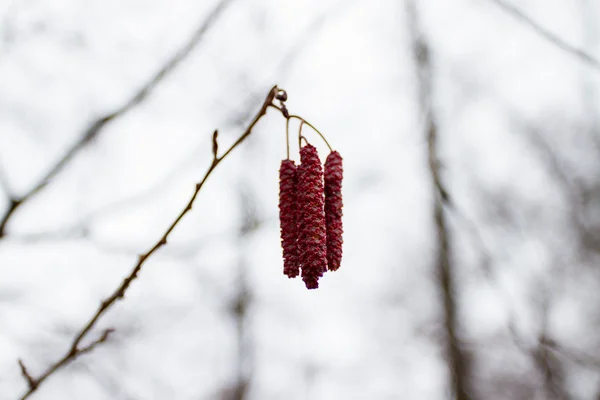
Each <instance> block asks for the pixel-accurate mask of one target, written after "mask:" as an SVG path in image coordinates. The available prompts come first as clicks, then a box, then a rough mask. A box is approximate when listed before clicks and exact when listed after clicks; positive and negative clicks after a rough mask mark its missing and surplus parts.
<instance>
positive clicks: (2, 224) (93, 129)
mask: <svg viewBox="0 0 600 400" xmlns="http://www.w3.org/2000/svg"><path fill="white" fill-rule="evenodd" d="M232 1H233V0H221V1H220V2H219V3H218V4H217V6H216V7H215V8H214V9H213V10H212V11H211V13H210V14H209V15H208V16H207V17H206V18H205V19H204V20H203V21H202V23H201V24H200V25H199V26H198V28H197V29H196V30H195V31H194V33H193V34H192V36H191V37H190V39H189V40H188V41H187V43H186V44H185V45H184V46H183V47H182V48H181V49H179V51H177V52H176V53H175V55H174V56H173V57H171V58H170V59H169V60H168V61H167V62H166V63H165V64H164V65H163V66H162V67H161V68H160V69H159V70H158V71H157V72H156V74H154V75H153V76H152V77H151V78H150V79H149V80H148V81H147V82H146V83H145V84H144V85H143V86H142V87H141V88H140V89H138V91H137V92H136V93H135V94H134V95H133V96H132V97H131V99H130V100H129V101H127V102H126V103H125V104H123V105H122V106H121V107H119V108H118V109H116V110H115V111H113V112H111V113H109V114H107V115H105V116H103V117H100V118H98V119H97V120H96V121H94V122H92V123H91V124H90V126H88V127H87V128H86V129H85V131H84V132H83V134H82V136H81V137H80V138H79V139H78V140H77V142H75V143H74V144H73V145H71V147H69V148H68V149H67V150H66V152H65V153H64V154H63V155H62V156H61V157H60V159H59V160H58V161H57V162H56V164H54V165H53V166H52V167H51V168H50V169H49V171H48V172H47V173H46V174H45V175H44V177H43V178H42V179H41V180H40V181H39V182H38V183H37V184H35V185H34V186H33V187H32V188H31V189H30V190H29V191H28V192H27V193H25V194H24V195H22V196H11V197H10V198H9V206H8V209H7V210H6V211H5V213H4V215H3V216H2V217H1V218H0V238H2V237H3V236H5V235H6V226H7V224H8V222H9V220H10V218H11V217H12V216H13V214H14V213H15V211H16V210H17V209H18V208H19V207H21V206H22V205H23V204H25V203H26V202H27V201H29V200H30V199H31V198H33V197H34V196H35V195H36V194H37V193H39V192H40V191H41V190H42V189H44V187H46V185H48V183H49V182H50V181H51V180H52V179H53V178H54V177H55V176H56V175H58V174H59V173H60V172H61V171H62V170H63V169H64V168H65V167H66V166H67V165H68V164H69V163H70V162H71V160H72V159H73V158H74V157H75V156H76V155H77V154H78V153H79V151H80V150H81V149H83V148H84V147H86V146H87V145H88V144H89V143H90V142H91V141H92V140H94V139H95V138H96V137H97V136H98V134H99V133H100V132H101V130H102V129H103V128H104V127H105V126H106V125H107V124H108V123H110V122H112V121H114V120H116V119H118V118H119V117H122V116H123V115H125V114H127V113H128V112H129V111H131V110H132V109H134V108H135V107H136V106H138V105H139V104H140V103H142V102H143V101H144V100H145V99H146V98H148V96H149V95H150V94H152V92H153V90H154V89H155V88H156V86H157V85H158V84H159V83H160V82H161V81H162V80H163V79H164V78H165V77H167V76H168V75H169V74H170V73H171V72H172V71H173V70H174V69H175V68H176V67H177V66H178V65H179V64H180V63H181V62H182V61H183V60H184V59H185V58H186V57H187V56H188V55H189V54H190V53H191V51H192V50H193V49H194V48H195V47H196V46H197V45H198V44H199V43H200V42H201V39H202V38H203V37H204V34H205V33H206V32H207V31H208V30H209V29H210V28H211V27H212V26H213V25H214V23H215V22H216V21H217V20H218V18H219V16H220V15H221V14H222V13H223V11H224V10H225V8H226V7H227V5H229V4H230V3H231V2H232Z"/></svg>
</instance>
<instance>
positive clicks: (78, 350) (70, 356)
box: [21, 86, 278, 400]
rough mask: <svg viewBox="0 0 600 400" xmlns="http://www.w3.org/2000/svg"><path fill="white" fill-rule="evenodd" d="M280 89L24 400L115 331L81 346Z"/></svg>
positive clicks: (215, 159) (272, 94)
mask: <svg viewBox="0 0 600 400" xmlns="http://www.w3.org/2000/svg"><path fill="white" fill-rule="evenodd" d="M277 90H278V88H277V86H274V87H273V88H272V89H271V90H270V91H269V94H268V95H267V97H266V99H265V101H264V103H263V104H262V106H261V108H260V110H259V111H258V113H257V114H256V116H255V117H254V119H253V120H252V122H251V123H250V125H249V126H248V128H246V130H245V131H244V133H242V135H241V136H240V137H239V138H238V139H237V140H236V141H235V142H234V143H233V144H232V145H231V146H230V147H229V148H228V149H227V151H225V153H223V155H222V156H220V157H217V156H216V155H215V156H214V157H213V160H212V163H211V164H210V166H209V168H208V170H207V171H206V173H205V174H204V177H203V178H202V179H201V180H200V182H198V183H197V184H196V187H195V190H194V193H193V195H192V197H191V198H190V200H189V201H188V203H187V205H186V206H185V207H184V208H183V210H182V211H181V212H180V213H179V215H178V216H177V218H175V220H174V221H173V222H172V223H171V225H170V226H169V227H168V228H167V230H166V231H165V232H164V233H163V235H162V236H161V238H160V239H159V240H158V241H157V242H156V243H155V244H154V246H152V247H151V248H150V250H148V251H146V252H145V253H144V254H141V255H140V256H139V258H138V261H137V263H136V265H135V266H134V267H133V269H132V270H131V272H130V273H129V275H128V276H127V277H126V278H125V279H124V280H123V282H122V283H121V284H120V285H119V287H118V288H117V289H115V291H114V292H113V293H112V294H111V295H110V296H108V297H107V298H105V299H104V300H103V301H102V302H101V303H100V307H99V308H98V310H97V311H96V312H95V314H94V315H93V316H92V317H91V318H90V319H89V320H88V322H87V323H86V324H85V325H84V326H83V328H82V329H81V330H80V331H79V332H78V333H77V335H76V336H75V338H74V339H73V341H72V342H71V346H70V348H69V350H68V351H67V352H66V354H65V355H64V356H63V357H62V358H60V359H59V360H58V361H56V362H55V363H54V364H52V365H51V366H50V367H49V368H48V369H47V370H46V371H45V372H44V373H42V375H41V376H39V377H38V378H32V379H33V381H34V382H35V383H36V385H35V386H34V387H31V386H30V387H29V390H28V391H27V392H26V393H25V394H24V395H23V397H21V400H24V399H27V398H28V397H29V396H30V395H31V394H32V393H33V392H35V391H36V390H37V389H38V388H39V386H40V385H41V384H42V383H43V382H44V381H45V380H46V379H47V378H48V377H49V376H50V375H52V374H53V373H54V372H56V371H57V370H58V369H60V368H61V367H63V366H64V365H66V364H68V363H69V362H70V361H72V360H74V359H75V358H76V357H77V356H78V355H80V354H82V353H87V352H90V351H92V350H93V349H94V348H95V347H96V346H97V345H98V344H100V343H102V342H104V341H105V340H106V339H107V338H108V336H109V335H110V333H112V330H107V331H104V334H103V335H102V336H101V338H100V339H99V340H97V341H96V342H93V343H92V344H91V345H89V346H87V347H83V348H82V347H80V344H81V342H82V340H83V339H84V338H85V337H86V335H87V334H88V333H89V332H90V331H91V329H92V328H93V327H94V326H95V325H96V323H97V322H98V320H99V319H100V317H101V316H102V315H104V313H106V312H107V311H108V310H109V309H110V308H111V307H112V306H113V305H114V304H115V303H116V302H117V301H118V300H121V299H123V298H124V297H125V293H126V292H127V289H128V288H129V286H130V285H131V283H132V282H133V281H134V280H135V279H136V278H137V277H138V274H139V273H140V271H141V269H142V266H143V265H144V263H145V262H146V261H147V260H148V258H150V257H151V256H152V255H153V254H154V253H155V252H156V251H157V250H158V249H159V248H161V247H162V246H164V245H166V244H167V239H168V236H169V234H170V233H171V232H172V231H173V229H175V227H176V226H177V224H179V222H180V221H181V220H182V218H183V217H184V216H185V215H186V214H187V213H188V211H190V210H191V209H192V205H193V203H194V200H195V199H196V197H197V196H198V193H199V192H200V190H201V189H202V187H203V186H204V184H205V183H206V180H207V179H208V177H209V176H210V175H211V173H212V172H213V171H214V170H215V168H216V167H217V166H218V165H219V164H220V163H221V161H223V160H224V159H225V158H226V157H227V156H228V155H229V154H230V153H231V152H232V151H233V150H234V149H235V148H236V147H237V146H238V145H239V144H240V143H242V142H243V141H244V140H245V139H246V138H247V137H248V136H250V134H251V133H252V130H253V129H254V126H255V125H256V124H257V123H258V121H259V120H260V119H261V118H262V117H263V116H264V115H265V114H266V113H267V109H268V108H269V106H270V105H271V103H272V101H273V98H274V97H275V94H276V93H277Z"/></svg>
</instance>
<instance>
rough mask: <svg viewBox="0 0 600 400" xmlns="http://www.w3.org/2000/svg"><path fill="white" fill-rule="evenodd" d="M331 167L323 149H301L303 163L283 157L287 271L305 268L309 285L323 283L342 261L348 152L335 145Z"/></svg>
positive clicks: (281, 211) (283, 235)
mask: <svg viewBox="0 0 600 400" xmlns="http://www.w3.org/2000/svg"><path fill="white" fill-rule="evenodd" d="M324 169H325V171H323V167H322V166H321V160H320V159H319V154H318V153H317V149H316V148H315V147H314V146H312V145H310V144H306V145H305V146H303V147H302V148H301V149H300V165H299V166H296V164H295V163H294V161H293V160H289V159H287V160H283V161H282V162H281V169H280V170H279V190H280V192H279V219H280V224H281V245H282V247H283V273H284V274H285V275H287V276H288V277H289V278H295V277H296V276H298V275H299V274H300V271H302V280H303V281H304V284H305V285H306V288H307V289H316V288H318V287H319V278H320V277H322V276H323V274H324V273H325V271H327V270H329V271H335V270H337V269H338V268H339V267H340V264H341V261H342V232H343V230H342V175H343V168H342V157H341V156H340V154H339V153H338V152H337V151H332V152H331V153H329V155H328V156H327V160H326V161H325V168H324Z"/></svg>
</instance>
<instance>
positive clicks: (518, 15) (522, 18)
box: [490, 0, 600, 71]
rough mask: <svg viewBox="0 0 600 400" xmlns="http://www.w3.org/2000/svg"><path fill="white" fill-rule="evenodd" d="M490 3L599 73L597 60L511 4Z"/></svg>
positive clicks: (503, 2)
mask: <svg viewBox="0 0 600 400" xmlns="http://www.w3.org/2000/svg"><path fill="white" fill-rule="evenodd" d="M490 1H491V2H492V3H494V4H496V5H497V6H498V7H500V8H501V9H502V10H503V11H504V12H506V13H508V14H510V15H512V16H513V17H514V18H515V19H516V20H517V21H519V22H521V23H523V24H524V25H526V26H528V27H529V28H531V29H532V30H533V31H534V32H535V33H536V34H538V35H539V36H541V37H542V38H543V39H545V40H546V41H548V42H549V43H551V44H552V45H554V46H555V47H557V48H559V49H560V50H562V51H564V52H566V53H569V54H570V55H572V56H574V57H575V58H577V59H578V60H580V61H582V62H584V63H585V64H587V65H589V66H590V67H592V68H594V69H595V70H598V71H600V61H598V59H596V58H594V57H593V56H592V55H590V54H588V53H586V52H585V51H583V50H581V49H578V48H576V47H574V46H572V45H570V44H568V43H567V42H565V41H564V40H562V39H561V38H559V37H558V36H556V35H555V34H553V33H552V32H550V31H549V30H547V29H546V28H544V27H542V26H541V25H540V24H538V23H537V22H535V21H534V20H533V19H531V18H530V17H528V16H527V15H525V14H524V13H523V12H522V11H521V10H519V9H518V8H517V7H515V6H513V5H512V4H510V3H509V2H507V1H505V0H490Z"/></svg>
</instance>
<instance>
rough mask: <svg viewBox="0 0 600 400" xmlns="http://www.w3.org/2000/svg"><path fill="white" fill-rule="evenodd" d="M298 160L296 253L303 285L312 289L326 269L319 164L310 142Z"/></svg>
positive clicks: (325, 241) (319, 161)
mask: <svg viewBox="0 0 600 400" xmlns="http://www.w3.org/2000/svg"><path fill="white" fill-rule="evenodd" d="M300 160H301V165H300V167H299V168H298V210H299V216H300V217H299V220H298V227H299V229H300V231H299V236H298V252H299V253H298V254H299V258H300V265H301V266H302V280H303V281H304V284H305V285H306V288H307V289H316V288H318V287H319V278H320V277H321V276H323V274H324V273H325V271H326V270H327V237H326V229H325V209H324V206H325V204H324V202H325V201H324V186H323V167H322V166H321V160H320V159H319V154H318V153H317V149H316V148H315V147H314V146H311V145H310V144H308V145H306V146H304V147H302V149H301V150H300Z"/></svg>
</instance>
